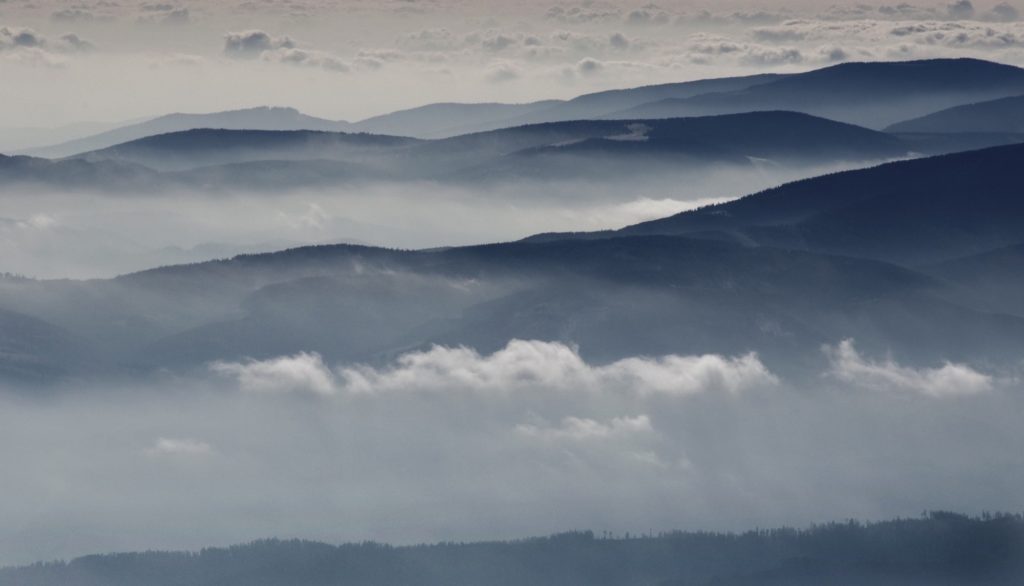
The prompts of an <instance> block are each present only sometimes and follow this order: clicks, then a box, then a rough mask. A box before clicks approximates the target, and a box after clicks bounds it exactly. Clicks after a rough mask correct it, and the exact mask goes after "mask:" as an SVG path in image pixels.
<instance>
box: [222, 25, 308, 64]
mask: <svg viewBox="0 0 1024 586" xmlns="http://www.w3.org/2000/svg"><path fill="white" fill-rule="evenodd" d="M294 47H295V42H294V41H292V40H291V39H290V38H288V37H274V36H271V35H269V34H267V33H266V32H264V31H261V30H249V31H242V32H233V33H227V34H226V35H224V53H225V54H226V55H228V56H229V57H237V58H243V59H252V58H255V57H259V56H260V55H261V54H263V52H265V51H273V50H276V49H292V48H294Z"/></svg>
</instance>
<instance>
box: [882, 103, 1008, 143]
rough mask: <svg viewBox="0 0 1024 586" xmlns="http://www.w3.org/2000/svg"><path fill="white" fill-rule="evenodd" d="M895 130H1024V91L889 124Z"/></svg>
mask: <svg viewBox="0 0 1024 586" xmlns="http://www.w3.org/2000/svg"><path fill="white" fill-rule="evenodd" d="M886 131H887V132H894V133H911V132H913V133H934V134H938V133H1024V95H1020V96H1013V97H1009V98H1001V99H998V100H991V101H988V102H980V103H976V104H964V105H962V106H956V107H953V108H949V109H947V110H942V111H940V112H935V113H932V114H928V115H927V116H922V117H920V118H915V119H913V120H907V121H904V122H899V123H897V124H893V125H892V126H890V127H888V128H886Z"/></svg>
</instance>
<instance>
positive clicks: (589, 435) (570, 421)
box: [516, 415, 654, 441]
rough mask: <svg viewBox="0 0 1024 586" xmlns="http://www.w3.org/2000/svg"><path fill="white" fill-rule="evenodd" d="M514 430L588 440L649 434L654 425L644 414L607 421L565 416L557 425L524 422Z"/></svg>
mask: <svg viewBox="0 0 1024 586" xmlns="http://www.w3.org/2000/svg"><path fill="white" fill-rule="evenodd" d="M516 431H517V432H519V433H521V434H522V435H525V436H527V437H531V438H538V439H542V440H546V441H563V440H570V441H589V440H597V439H621V438H630V437H633V436H638V435H639V436H645V435H650V434H653V433H654V427H653V426H652V425H651V418H650V417H648V416H646V415H638V416H636V417H616V418H614V419H612V420H611V421H609V422H608V423H601V422H599V421H595V420H593V419H583V418H579V417H566V418H565V419H563V420H562V422H561V425H559V426H557V427H547V426H539V425H534V424H525V423H524V424H520V425H517V426H516Z"/></svg>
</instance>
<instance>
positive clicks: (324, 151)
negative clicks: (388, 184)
mask: <svg viewBox="0 0 1024 586" xmlns="http://www.w3.org/2000/svg"><path fill="white" fill-rule="evenodd" d="M417 142H418V141H417V140H416V139H412V138H404V137H396V136H379V135H372V134H351V133H346V132H323V131H313V130H230V129H208V128H203V129H195V130H186V131H182V132H172V133H167V134H158V135H156V136H149V137H146V138H141V139H138V140H134V141H131V142H127V143H122V144H119V145H116V146H112V147H109V148H106V149H101V150H98V151H91V152H88V153H84V154H82V155H80V156H78V157H76V159H79V160H85V161H108V160H112V161H123V162H128V163H135V164H139V165H145V166H147V167H150V168H152V169H155V170H158V171H180V170H183V169H189V168H193V167H209V166H214V165H224V164H233V163H244V162H252V161H268V160H276V161H296V160H324V159H336V160H347V161H350V162H356V161H362V160H367V159H368V158H370V157H374V156H375V155H377V154H379V153H386V152H387V151H390V150H394V149H401V148H404V147H408V146H411V145H413V144H415V143H417Z"/></svg>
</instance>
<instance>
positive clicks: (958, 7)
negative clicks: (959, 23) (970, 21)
mask: <svg viewBox="0 0 1024 586" xmlns="http://www.w3.org/2000/svg"><path fill="white" fill-rule="evenodd" d="M946 10H947V11H948V12H949V17H950V18H954V19H967V18H973V17H974V4H972V3H971V0H956V1H955V2H953V3H952V4H950V5H949V6H948V7H947V8H946Z"/></svg>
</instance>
